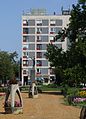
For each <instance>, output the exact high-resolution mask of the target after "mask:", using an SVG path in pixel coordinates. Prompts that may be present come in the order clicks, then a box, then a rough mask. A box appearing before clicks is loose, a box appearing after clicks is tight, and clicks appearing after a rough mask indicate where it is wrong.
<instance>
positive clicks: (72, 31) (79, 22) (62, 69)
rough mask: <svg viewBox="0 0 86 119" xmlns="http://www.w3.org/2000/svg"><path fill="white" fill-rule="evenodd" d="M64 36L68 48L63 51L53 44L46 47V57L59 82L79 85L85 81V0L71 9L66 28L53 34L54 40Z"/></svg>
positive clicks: (81, 0) (62, 39) (62, 38)
mask: <svg viewBox="0 0 86 119" xmlns="http://www.w3.org/2000/svg"><path fill="white" fill-rule="evenodd" d="M65 37H66V38H67V39H69V41H70V43H71V44H70V46H69V49H68V50H67V51H66V52H64V51H63V50H62V49H59V48H58V47H56V46H55V45H53V44H49V45H48V47H47V53H46V57H47V59H48V60H49V61H50V63H51V67H52V66H53V67H55V70H54V72H55V74H56V76H57V77H59V80H60V81H61V82H60V83H62V84H64V83H65V84H68V85H69V86H79V85H80V83H84V84H85V83H86V73H85V72H86V0H79V3H78V4H77V5H76V6H75V5H73V8H72V10H71V14H70V23H69V24H68V28H65V29H63V30H62V31H60V32H59V33H58V35H56V36H55V38H54V41H57V40H59V39H61V41H64V39H65ZM57 83H58V81H57Z"/></svg>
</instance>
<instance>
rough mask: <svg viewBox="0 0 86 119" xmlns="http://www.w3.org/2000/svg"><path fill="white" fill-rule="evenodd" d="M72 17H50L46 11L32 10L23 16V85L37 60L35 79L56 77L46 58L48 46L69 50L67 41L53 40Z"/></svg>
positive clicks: (54, 15)
mask: <svg viewBox="0 0 86 119" xmlns="http://www.w3.org/2000/svg"><path fill="white" fill-rule="evenodd" d="M69 17H70V15H56V14H55V13H54V14H53V15H48V14H47V13H46V11H45V10H44V9H35V10H34V9H32V10H31V12H30V13H24V14H23V15H22V85H24V84H27V83H28V80H29V79H30V71H31V69H32V67H33V61H32V59H33V58H35V77H36V79H38V78H48V79H51V78H53V77H54V76H55V75H54V74H53V72H52V71H51V68H50V63H49V62H48V60H47V59H46V57H45V55H44V54H45V53H46V49H47V45H48V44H49V43H53V44H56V45H57V46H58V47H59V48H61V47H62V49H63V50H64V51H66V50H67V39H65V40H64V42H61V40H58V41H57V42H54V40H53V38H54V36H55V35H57V34H58V32H59V31H61V30H62V29H63V28H64V27H67V24H68V23H69Z"/></svg>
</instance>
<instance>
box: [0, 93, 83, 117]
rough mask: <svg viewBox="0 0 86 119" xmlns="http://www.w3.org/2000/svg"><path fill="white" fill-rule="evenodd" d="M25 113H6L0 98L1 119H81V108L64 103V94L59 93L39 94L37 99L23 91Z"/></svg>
mask: <svg viewBox="0 0 86 119" xmlns="http://www.w3.org/2000/svg"><path fill="white" fill-rule="evenodd" d="M22 97H23V114H5V113H4V108H3V103H4V98H3V99H0V119H79V115H80V110H81V109H80V108H76V107H73V106H67V105H65V104H63V96H62V95H57V94H46V93H44V94H39V95H38V98H37V99H32V98H28V93H22Z"/></svg>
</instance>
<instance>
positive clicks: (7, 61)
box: [0, 51, 18, 83]
mask: <svg viewBox="0 0 86 119" xmlns="http://www.w3.org/2000/svg"><path fill="white" fill-rule="evenodd" d="M13 54H14V53H13ZM13 54H12V53H11V54H10V53H8V52H5V51H0V80H1V81H2V83H6V81H7V80H9V79H11V78H12V77H13V76H14V75H15V76H16V73H18V64H17V61H16V62H15V61H14V60H13V58H15V56H14V55H13Z"/></svg>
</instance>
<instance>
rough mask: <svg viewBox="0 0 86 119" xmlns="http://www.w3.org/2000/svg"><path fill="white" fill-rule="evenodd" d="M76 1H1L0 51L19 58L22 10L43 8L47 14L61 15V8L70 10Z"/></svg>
mask: <svg viewBox="0 0 86 119" xmlns="http://www.w3.org/2000/svg"><path fill="white" fill-rule="evenodd" d="M76 3H77V0H1V1H0V50H2V51H3V50H4V51H8V52H14V51H17V53H18V55H19V57H20V56H21V17H22V13H23V10H24V11H29V10H30V9H32V8H44V9H46V10H47V13H49V14H53V12H56V13H57V14H61V7H62V6H63V8H64V9H68V8H69V7H70V8H72V4H76Z"/></svg>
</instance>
